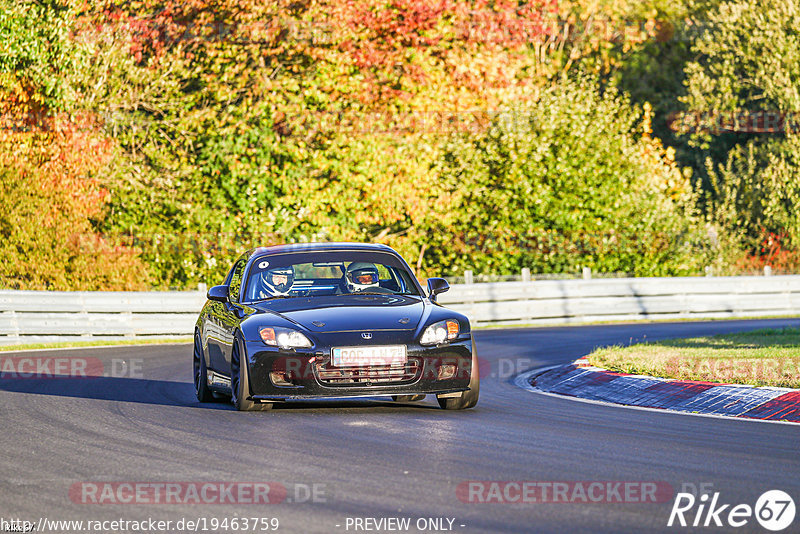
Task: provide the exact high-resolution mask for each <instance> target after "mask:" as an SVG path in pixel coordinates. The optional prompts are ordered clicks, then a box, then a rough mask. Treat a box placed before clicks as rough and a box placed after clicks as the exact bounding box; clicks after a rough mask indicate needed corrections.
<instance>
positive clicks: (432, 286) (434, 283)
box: [428, 278, 450, 302]
mask: <svg viewBox="0 0 800 534" xmlns="http://www.w3.org/2000/svg"><path fill="white" fill-rule="evenodd" d="M448 289H450V284H448V283H447V280H445V279H444V278H428V295H429V297H430V299H431V300H432V301H434V302H436V295H438V294H439V293H444V292H445V291H447V290H448Z"/></svg>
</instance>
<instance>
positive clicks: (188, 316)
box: [0, 275, 800, 345]
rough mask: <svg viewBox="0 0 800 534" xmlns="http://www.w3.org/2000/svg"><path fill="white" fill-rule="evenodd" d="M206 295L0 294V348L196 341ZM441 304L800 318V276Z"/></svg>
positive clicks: (681, 281) (565, 313) (524, 292)
mask: <svg viewBox="0 0 800 534" xmlns="http://www.w3.org/2000/svg"><path fill="white" fill-rule="evenodd" d="M204 302H205V293H204V292H201V291H165V292H60V291H14V290H0V345H7V344H19V343H42V342H55V341H70V340H75V341H81V340H93V339H123V338H130V337H135V336H148V337H156V336H158V337H162V336H187V335H191V334H192V331H193V327H194V323H195V320H196V319H197V315H198V312H199V311H200V308H201V307H202V306H203V303H204ZM439 302H440V303H441V304H443V305H445V306H448V307H450V308H452V309H454V310H456V311H458V312H461V313H464V314H466V315H467V316H468V317H470V319H471V321H472V323H473V325H475V326H488V325H509V324H576V323H586V322H597V321H636V320H645V319H650V320H652V319H691V318H725V317H759V316H770V315H781V316H785V315H800V275H786V276H738V277H685V278H606V279H589V280H585V279H578V280H537V281H525V282H496V283H485V284H458V285H453V286H451V288H450V291H449V292H447V293H444V294H442V295H440V296H439Z"/></svg>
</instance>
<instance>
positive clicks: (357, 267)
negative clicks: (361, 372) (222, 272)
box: [242, 251, 419, 302]
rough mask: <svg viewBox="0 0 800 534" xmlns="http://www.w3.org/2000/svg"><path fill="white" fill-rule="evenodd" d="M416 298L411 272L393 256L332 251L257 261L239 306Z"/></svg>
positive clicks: (286, 255)
mask: <svg viewBox="0 0 800 534" xmlns="http://www.w3.org/2000/svg"><path fill="white" fill-rule="evenodd" d="M365 294H366V295H369V294H381V295H419V290H418V288H417V284H416V283H414V281H413V277H412V275H411V273H409V272H408V269H407V268H406V267H405V266H404V265H403V263H402V262H401V261H400V260H399V259H398V258H397V257H395V256H394V255H392V254H387V253H382V252H365V251H334V252H312V251H308V252H302V253H287V254H272V255H266V256H262V257H259V258H256V259H255V260H254V261H253V263H252V266H251V268H250V272H249V273H248V275H247V284H246V286H245V291H244V293H243V296H242V302H258V301H262V300H269V299H279V298H293V297H318V296H332V295H336V296H346V295H365Z"/></svg>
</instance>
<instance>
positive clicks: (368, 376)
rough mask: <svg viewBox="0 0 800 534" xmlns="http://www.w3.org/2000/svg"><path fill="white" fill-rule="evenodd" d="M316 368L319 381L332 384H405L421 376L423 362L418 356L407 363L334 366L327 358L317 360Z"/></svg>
mask: <svg viewBox="0 0 800 534" xmlns="http://www.w3.org/2000/svg"><path fill="white" fill-rule="evenodd" d="M316 370H317V378H318V379H319V381H320V382H321V383H322V384H325V385H330V386H372V385H377V384H403V383H407V382H413V381H415V380H417V378H419V375H420V372H421V362H420V360H419V359H418V358H409V359H408V361H407V362H406V363H405V365H374V366H361V367H356V366H353V367H333V366H332V365H331V362H330V360H326V361H323V362H317V365H316Z"/></svg>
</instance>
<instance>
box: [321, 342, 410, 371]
mask: <svg viewBox="0 0 800 534" xmlns="http://www.w3.org/2000/svg"><path fill="white" fill-rule="evenodd" d="M407 359H408V358H407V357H406V346H405V345H376V346H373V347H336V348H333V349H332V350H331V360H332V363H333V366H334V367H353V366H361V365H404V364H405V363H406V361H407Z"/></svg>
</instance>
